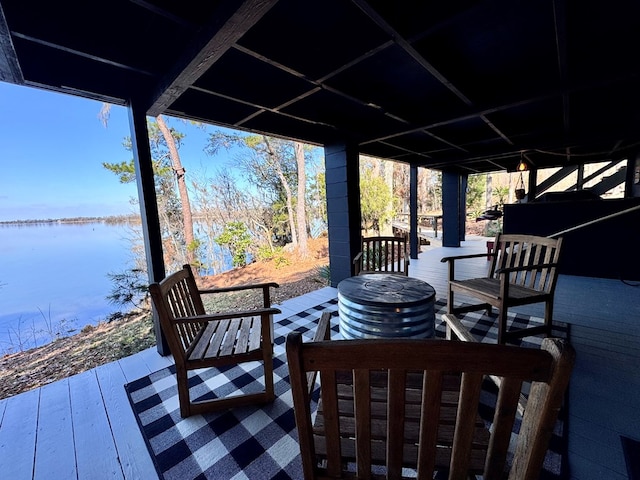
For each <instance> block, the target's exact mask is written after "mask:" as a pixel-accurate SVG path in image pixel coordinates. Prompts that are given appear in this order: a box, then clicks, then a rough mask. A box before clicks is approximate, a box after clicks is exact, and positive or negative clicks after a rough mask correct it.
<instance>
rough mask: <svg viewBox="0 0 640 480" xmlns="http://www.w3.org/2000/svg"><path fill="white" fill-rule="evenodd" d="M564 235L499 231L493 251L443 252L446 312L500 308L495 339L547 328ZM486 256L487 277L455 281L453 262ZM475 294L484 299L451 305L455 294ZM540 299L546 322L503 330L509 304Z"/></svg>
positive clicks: (532, 333)
mask: <svg viewBox="0 0 640 480" xmlns="http://www.w3.org/2000/svg"><path fill="white" fill-rule="evenodd" d="M561 246H562V238H558V239H551V238H547V237H536V236H533V235H503V234H499V235H498V236H497V237H496V240H495V246H494V249H493V251H492V252H491V253H489V254H487V253H481V254H471V255H460V256H452V257H445V258H443V259H442V260H441V261H442V262H448V263H449V294H448V297H447V312H448V313H451V314H456V313H462V312H470V311H475V310H483V309H486V310H487V312H488V313H489V314H491V308H492V307H496V308H497V309H498V343H505V342H507V341H508V340H511V339H514V338H521V337H525V336H529V335H537V334H540V333H544V334H547V335H549V334H550V333H551V327H552V321H553V296H554V292H555V288H556V282H557V280H558V278H557V277H558V260H559V258H560V248H561ZM487 255H489V257H490V260H491V263H490V265H489V270H488V274H487V276H486V277H481V278H471V279H466V280H458V279H456V278H455V264H456V261H458V260H462V259H468V258H476V257H485V256H487ZM455 292H458V293H462V294H465V295H468V296H471V297H475V298H477V299H479V300H480V301H481V302H482V303H474V304H472V305H465V306H460V307H456V306H454V293H455ZM541 302H544V304H545V310H544V325H540V326H536V327H531V328H523V329H513V328H512V329H510V330H509V331H507V310H508V309H509V307H515V306H519V305H528V304H532V303H541Z"/></svg>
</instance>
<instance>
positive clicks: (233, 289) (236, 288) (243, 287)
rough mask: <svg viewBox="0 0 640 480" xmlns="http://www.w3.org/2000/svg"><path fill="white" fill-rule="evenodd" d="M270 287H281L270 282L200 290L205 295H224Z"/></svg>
mask: <svg viewBox="0 0 640 480" xmlns="http://www.w3.org/2000/svg"><path fill="white" fill-rule="evenodd" d="M269 287H274V288H278V287H280V285H278V284H277V283H275V282H268V283H251V284H248V285H235V286H232V287H215V288H206V289H203V290H198V292H199V293H201V294H203V293H223V292H236V291H241V290H250V289H258V288H262V289H265V288H269Z"/></svg>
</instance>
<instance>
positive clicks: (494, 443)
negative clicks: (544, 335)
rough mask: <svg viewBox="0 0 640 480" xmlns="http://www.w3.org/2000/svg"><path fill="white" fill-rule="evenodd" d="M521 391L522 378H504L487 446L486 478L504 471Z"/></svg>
mask: <svg viewBox="0 0 640 480" xmlns="http://www.w3.org/2000/svg"><path fill="white" fill-rule="evenodd" d="M521 391H522V380H521V379H513V378H508V377H505V378H503V379H502V382H501V384H500V391H499V392H498V398H497V400H496V409H495V414H494V416H493V423H492V430H493V434H492V435H491V440H490V442H489V445H488V448H487V460H486V462H485V466H484V474H483V477H484V478H498V477H500V476H501V475H502V472H503V471H504V466H505V464H506V461H507V451H508V448H509V443H510V442H511V432H512V430H513V424H514V422H515V418H516V413H517V410H518V408H517V406H518V402H519V400H520V392H521Z"/></svg>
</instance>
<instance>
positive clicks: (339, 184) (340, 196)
mask: <svg viewBox="0 0 640 480" xmlns="http://www.w3.org/2000/svg"><path fill="white" fill-rule="evenodd" d="M324 150H325V172H326V173H325V178H326V192H327V222H328V227H329V269H330V272H331V285H332V286H334V287H335V286H337V285H338V283H340V281H341V280H343V279H345V278H348V277H351V276H353V275H354V270H353V258H354V257H355V256H356V255H357V254H358V252H359V251H360V248H361V244H362V227H361V215H360V166H359V155H358V150H357V148H356V147H355V146H351V145H347V144H335V145H328V146H325V149H324Z"/></svg>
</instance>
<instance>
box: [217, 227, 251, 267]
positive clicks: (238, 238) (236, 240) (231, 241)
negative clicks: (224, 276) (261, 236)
mask: <svg viewBox="0 0 640 480" xmlns="http://www.w3.org/2000/svg"><path fill="white" fill-rule="evenodd" d="M215 241H216V243H217V244H218V245H220V246H221V247H225V248H227V249H228V250H229V252H231V262H232V264H233V266H234V267H244V266H245V265H246V264H247V251H248V250H249V247H250V246H251V235H250V234H249V231H248V229H247V226H246V225H245V224H244V223H243V222H229V223H227V224H226V225H225V226H224V229H223V230H222V233H221V234H220V235H218V236H217V237H216V238H215Z"/></svg>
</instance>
